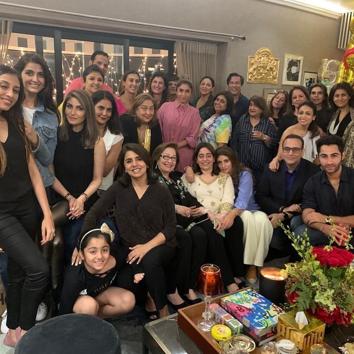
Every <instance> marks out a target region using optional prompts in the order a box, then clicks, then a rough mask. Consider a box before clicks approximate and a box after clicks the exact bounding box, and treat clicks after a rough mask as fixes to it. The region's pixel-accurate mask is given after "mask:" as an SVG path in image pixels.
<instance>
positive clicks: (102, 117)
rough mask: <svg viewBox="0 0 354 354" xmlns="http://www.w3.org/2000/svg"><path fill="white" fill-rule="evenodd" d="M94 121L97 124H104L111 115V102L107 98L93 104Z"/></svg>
mask: <svg viewBox="0 0 354 354" xmlns="http://www.w3.org/2000/svg"><path fill="white" fill-rule="evenodd" d="M95 114H96V122H97V124H98V125H101V126H102V125H103V126H106V124H107V123H108V121H109V120H110V119H111V117H112V103H111V101H110V100H108V99H107V98H104V99H103V100H101V101H98V102H97V103H96V104H95Z"/></svg>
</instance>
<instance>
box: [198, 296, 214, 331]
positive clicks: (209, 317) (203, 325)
mask: <svg viewBox="0 0 354 354" xmlns="http://www.w3.org/2000/svg"><path fill="white" fill-rule="evenodd" d="M204 304H205V308H204V312H203V313H202V319H201V320H200V321H199V323H198V327H199V328H200V329H201V330H202V331H203V332H209V331H210V330H211V327H213V326H214V324H215V321H214V320H213V318H214V314H213V312H212V311H211V309H210V304H211V296H208V295H207V296H205V298H204Z"/></svg>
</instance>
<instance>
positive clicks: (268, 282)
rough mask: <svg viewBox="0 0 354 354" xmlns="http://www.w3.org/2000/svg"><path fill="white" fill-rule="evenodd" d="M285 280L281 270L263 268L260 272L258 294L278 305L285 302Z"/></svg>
mask: <svg viewBox="0 0 354 354" xmlns="http://www.w3.org/2000/svg"><path fill="white" fill-rule="evenodd" d="M285 280H286V277H285V276H284V275H283V274H282V273H281V269H279V268H274V267H263V268H262V269H261V270H260V279H259V293H260V294H261V295H263V296H264V297H266V298H267V299H269V300H270V301H272V302H273V303H274V304H276V305H279V304H282V303H284V302H285Z"/></svg>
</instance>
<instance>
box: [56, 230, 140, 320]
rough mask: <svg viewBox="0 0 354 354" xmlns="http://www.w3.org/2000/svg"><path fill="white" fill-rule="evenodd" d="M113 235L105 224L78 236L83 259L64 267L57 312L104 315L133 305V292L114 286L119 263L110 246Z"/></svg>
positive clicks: (130, 308) (121, 311)
mask: <svg viewBox="0 0 354 354" xmlns="http://www.w3.org/2000/svg"><path fill="white" fill-rule="evenodd" d="M113 238H114V233H113V232H112V231H111V230H110V229H109V227H108V226H107V225H106V224H103V225H102V226H101V227H100V228H99V229H93V230H90V231H88V232H86V234H84V235H83V236H82V237H81V238H80V242H79V243H78V249H79V253H80V257H81V259H82V261H83V262H82V263H81V264H80V265H76V266H71V267H69V268H68V269H67V270H66V273H65V279H64V286H63V290H62V295H61V300H60V313H61V314H66V313H71V312H74V313H83V314H87V315H93V316H99V317H102V318H108V317H113V316H117V315H121V314H123V313H127V312H129V311H131V310H132V309H133V308H134V305H135V297H134V294H133V293H132V292H130V291H128V290H125V289H122V288H120V287H117V286H119V285H120V281H119V280H120V279H119V278H120V274H119V272H118V267H121V265H118V260H117V256H116V255H115V252H114V250H113V249H112V248H111V245H112V241H113ZM123 266H124V265H123ZM142 278H143V274H136V275H135V282H139V281H140V280H141V279H142Z"/></svg>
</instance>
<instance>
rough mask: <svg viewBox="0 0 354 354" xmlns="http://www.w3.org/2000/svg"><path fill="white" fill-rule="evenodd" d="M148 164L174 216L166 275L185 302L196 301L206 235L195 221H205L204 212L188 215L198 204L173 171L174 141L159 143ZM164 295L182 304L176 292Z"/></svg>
mask: <svg viewBox="0 0 354 354" xmlns="http://www.w3.org/2000/svg"><path fill="white" fill-rule="evenodd" d="M152 163H153V166H154V169H155V171H156V173H157V174H158V176H159V181H160V182H161V183H162V184H164V185H166V186H167V187H168V189H169V190H170V193H171V195H172V198H173V200H174V203H175V210H176V218H177V229H176V239H177V250H176V256H175V262H176V269H174V270H173V272H172V273H173V274H170V277H173V278H174V279H176V285H177V287H178V290H179V291H180V292H181V294H185V296H186V298H187V299H188V300H189V302H192V303H196V302H198V300H199V299H198V298H197V295H196V293H195V290H194V289H195V288H196V282H197V277H198V274H199V270H200V267H201V266H202V264H203V263H204V262H205V259H206V254H207V245H208V242H207V241H208V237H207V234H206V232H205V231H204V230H203V229H202V228H201V227H200V225H199V224H200V223H204V222H208V217H207V215H204V216H202V217H200V218H193V217H192V210H193V209H194V208H195V207H200V206H201V204H200V203H199V202H198V201H197V199H196V198H194V197H193V196H192V195H191V194H190V193H189V192H188V190H187V188H186V187H185V186H184V184H183V182H182V180H181V177H182V174H181V173H180V172H177V171H175V167H176V165H177V163H178V148H177V145H176V144H174V143H166V144H161V145H159V146H158V147H157V148H156V149H155V151H154V153H153V156H152ZM167 297H168V299H169V300H170V301H171V302H172V303H174V305H176V304H177V305H183V302H182V301H183V300H182V299H181V298H179V294H178V292H177V291H176V292H175V293H174V294H168V295H167ZM173 301H174V302H173ZM199 301H200V300H199ZM175 307H176V306H175ZM177 307H181V306H177Z"/></svg>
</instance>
